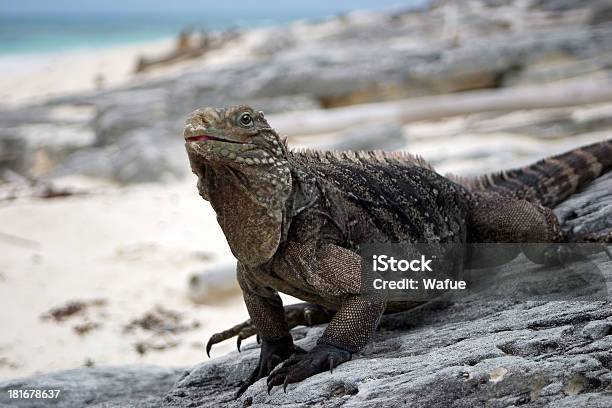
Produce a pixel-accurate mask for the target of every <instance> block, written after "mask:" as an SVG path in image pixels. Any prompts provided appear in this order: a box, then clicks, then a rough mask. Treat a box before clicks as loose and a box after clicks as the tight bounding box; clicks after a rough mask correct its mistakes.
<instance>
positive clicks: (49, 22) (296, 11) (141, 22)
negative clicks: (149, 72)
mask: <svg viewBox="0 0 612 408" xmlns="http://www.w3.org/2000/svg"><path fill="white" fill-rule="evenodd" d="M426 2H427V0H403V1H402V0H361V1H358V2H356V3H353V2H352V1H350V2H349V1H343V2H337V3H334V2H333V0H332V1H330V2H329V3H324V4H326V6H325V7H322V6H321V4H320V3H321V2H319V5H318V7H315V6H314V5H311V6H309V5H308V3H299V7H298V4H297V3H296V4H295V5H292V6H287V4H285V7H284V8H278V7H268V8H266V9H265V10H263V9H261V10H259V11H258V13H257V14H256V15H255V14H254V13H253V11H252V7H250V8H245V7H242V8H241V7H235V10H234V9H233V8H234V7H233V6H232V10H231V11H227V8H226V11H220V10H219V11H212V12H210V11H209V12H205V11H203V10H202V11H199V12H196V13H178V12H172V13H160V12H151V13H148V12H147V13H136V12H123V13H122V12H116V11H115V12H112V13H92V12H88V13H78V12H70V11H58V12H53V13H41V12H37V13H32V12H29V13H27V12H6V9H5V12H3V9H2V7H0V56H1V55H7V54H25V53H28V54H32V53H47V52H56V51H64V50H78V49H85V48H86V49H91V48H100V47H109V46H113V45H121V44H129V43H138V42H147V41H151V40H158V39H162V38H167V37H175V36H177V34H178V33H179V32H180V31H181V30H183V29H185V28H187V27H191V28H193V29H195V30H200V29H205V30H218V29H226V28H232V27H235V28H252V27H257V26H266V25H272V24H282V23H287V22H290V21H295V20H299V19H309V20H313V19H315V20H316V19H323V18H326V17H330V16H332V15H334V14H338V13H342V12H346V11H349V10H352V9H353V8H354V7H357V8H368V9H380V8H388V7H390V5H394V6H401V7H406V6H413V7H414V6H418V5H420V4H424V3H426ZM26 3H27V0H26ZM64 3H65V2H64ZM115 3H116V2H115ZM238 3H240V2H238ZM50 4H52V3H50ZM97 4H99V5H100V6H101V7H103V3H97ZM228 4H229V3H228ZM313 4H314V3H313ZM151 5H152V6H153V3H151ZM0 6H1V4H0ZM363 6H365V7H363ZM151 8H153V7H151ZM202 8H203V7H202ZM275 9H276V10H275ZM204 10H205V8H204Z"/></svg>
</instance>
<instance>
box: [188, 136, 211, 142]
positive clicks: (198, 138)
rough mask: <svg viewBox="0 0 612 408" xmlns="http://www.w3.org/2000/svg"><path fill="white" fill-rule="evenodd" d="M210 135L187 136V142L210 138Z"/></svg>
mask: <svg viewBox="0 0 612 408" xmlns="http://www.w3.org/2000/svg"><path fill="white" fill-rule="evenodd" d="M210 139H211V138H210V136H206V135H202V136H191V137H188V138H187V141H188V142H198V141H206V140H210Z"/></svg>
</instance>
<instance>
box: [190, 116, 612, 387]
mask: <svg viewBox="0 0 612 408" xmlns="http://www.w3.org/2000/svg"><path fill="white" fill-rule="evenodd" d="M184 137H185V140H186V149H187V154H188V156H189V160H190V164H191V168H192V170H193V172H194V173H195V174H196V175H197V177H198V191H199V193H200V195H201V196H202V197H203V198H204V199H205V200H207V201H209V202H210V204H211V205H212V207H213V209H214V210H215V212H216V214H217V220H218V222H219V225H220V226H221V228H222V230H223V232H224V234H225V236H226V238H227V241H228V243H229V245H230V248H231V250H232V253H233V254H234V256H235V257H236V259H237V260H238V267H237V276H238V282H239V284H240V287H241V289H242V292H243V296H244V301H245V304H246V306H247V309H248V311H249V315H250V317H251V319H250V321H248V322H245V323H243V324H241V325H238V326H236V327H234V328H232V329H229V330H227V331H225V332H222V333H219V334H217V335H215V336H213V338H211V341H210V342H209V344H208V346H207V351H210V347H211V346H212V345H213V344H215V343H217V342H219V341H222V340H225V339H227V338H230V337H232V336H237V337H238V345H239V344H240V342H241V340H242V339H243V338H246V337H248V336H251V335H253V334H255V333H257V335H258V336H259V337H260V338H261V341H262V348H261V354H260V360H259V364H258V366H257V368H256V370H255V371H254V372H253V374H252V375H251V376H250V377H249V379H247V382H246V383H245V384H244V385H243V386H242V387H241V389H240V390H239V393H242V392H243V391H244V390H246V388H247V387H248V386H249V385H250V384H252V383H253V382H255V381H257V380H258V379H260V378H262V377H264V376H268V387H269V388H268V391H269V390H270V389H271V388H272V387H273V386H275V385H281V384H283V385H284V387H285V388H286V386H287V384H289V383H293V382H298V381H301V380H303V379H305V378H307V377H310V376H312V375H314V374H316V373H320V372H322V371H326V370H328V369H332V368H333V367H335V366H337V365H338V364H341V363H343V362H346V361H348V360H350V358H351V356H352V354H353V353H356V352H358V351H360V350H361V349H362V348H363V347H364V346H365V345H366V344H367V343H368V341H369V339H370V337H371V335H372V333H373V332H374V330H375V329H376V326H377V325H378V321H379V319H380V317H381V315H382V314H383V313H390V312H397V311H401V310H407V309H409V308H412V307H415V306H416V305H418V303H415V302H390V301H387V299H386V298H385V297H384V294H372V293H364V292H363V290H362V285H361V279H362V276H361V260H360V256H359V248H360V246H361V245H362V244H365V243H368V242H409V243H416V242H419V243H430V242H442V243H459V244H463V243H466V242H543V243H545V242H548V243H551V242H560V241H562V240H563V234H562V232H561V229H560V227H559V222H558V220H557V218H556V217H555V215H554V214H553V212H552V211H551V210H550V209H549V208H547V207H545V206H543V205H542V204H546V205H549V206H550V205H552V204H554V203H556V202H558V201H559V200H561V199H563V198H564V197H567V195H569V194H571V193H572V192H573V191H575V190H576V188H578V186H579V185H581V184H584V183H585V182H587V181H589V180H592V179H593V178H595V177H597V176H598V175H600V174H601V173H602V172H604V171H606V170H607V169H608V168H609V167H610V166H611V165H612V141H608V142H602V143H600V144H596V145H591V146H589V147H586V148H584V149H578V150H576V151H573V152H570V153H567V154H566V155H562V156H557V157H556V158H551V159H547V160H545V161H542V162H538V163H536V164H535V165H534V166H531V167H527V168H524V169H520V170H515V171H513V172H508V173H500V174H497V175H492V176H485V177H482V178H477V179H463V178H453V177H451V178H447V177H443V176H441V175H440V174H438V173H436V172H435V171H434V170H433V169H432V168H431V166H429V165H428V164H427V163H426V162H425V161H424V160H422V159H420V158H418V157H414V156H412V155H410V154H407V153H384V152H350V151H347V152H324V151H298V152H295V151H291V150H289V149H288V148H287V146H286V143H285V142H284V141H282V140H281V139H280V138H279V136H278V135H277V133H276V132H275V131H274V130H273V129H272V128H271V127H270V126H269V124H268V123H267V122H266V119H265V118H264V116H263V113H261V112H257V111H255V110H253V109H251V108H250V107H248V106H236V107H232V108H228V109H217V108H205V109H200V110H197V111H195V112H193V113H192V114H191V115H190V116H189V118H188V119H187V122H186V125H185V131H184ZM527 255H528V256H529V257H530V258H532V259H533V260H534V261H537V262H547V261H548V260H550V258H551V257H552V258H553V259H554V257H555V254H554V253H553V254H552V255H551V254H550V253H547V254H541V253H527ZM278 292H283V293H286V294H289V295H292V296H294V297H297V298H300V299H303V300H305V301H307V302H310V304H306V305H296V306H291V307H288V308H287V309H285V308H283V305H282V301H281V299H280V297H279V296H278ZM327 322H329V325H328V326H327V328H326V330H325V332H324V333H323V335H322V336H321V338H320V339H319V340H318V342H317V346H316V347H315V348H314V349H313V350H310V351H308V352H304V351H303V350H301V349H299V348H297V347H295V346H294V345H293V341H292V338H291V334H290V332H289V331H290V329H291V328H292V327H295V326H296V325H299V324H305V323H307V324H312V323H315V324H320V323H327ZM281 362H282V364H281ZM279 364H280V365H279ZM275 367H276V368H275Z"/></svg>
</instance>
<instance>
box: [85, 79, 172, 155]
mask: <svg viewBox="0 0 612 408" xmlns="http://www.w3.org/2000/svg"><path fill="white" fill-rule="evenodd" d="M167 102H168V98H167V96H166V91H165V90H163V89H156V88H153V89H146V90H131V91H122V92H117V93H115V94H111V95H107V96H105V97H103V98H102V99H101V100H100V101H98V103H97V104H96V105H97V109H98V112H97V114H96V116H95V118H94V120H93V124H92V125H93V129H94V131H95V133H96V144H97V145H99V146H104V145H109V144H112V143H115V142H117V141H118V140H119V139H121V138H122V137H123V136H125V134H126V133H128V132H129V131H131V130H134V129H139V128H149V127H151V126H154V125H155V124H157V123H159V122H161V121H164V120H165V119H166V118H167V114H168V112H167V108H166V104H167Z"/></svg>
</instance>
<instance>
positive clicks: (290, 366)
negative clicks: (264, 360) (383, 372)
mask: <svg viewBox="0 0 612 408" xmlns="http://www.w3.org/2000/svg"><path fill="white" fill-rule="evenodd" d="M350 359H351V353H350V352H348V351H346V350H343V349H341V348H338V347H335V346H332V345H329V344H317V345H316V346H315V347H314V348H313V349H312V350H310V351H309V352H308V353H306V354H299V355H293V356H291V357H290V358H288V359H287V360H286V361H285V362H284V363H283V364H281V365H280V366H278V367H277V368H276V369H275V370H274V371H272V372H271V373H270V375H269V376H268V393H269V392H270V390H271V389H272V388H273V387H274V386H277V385H282V386H283V390H285V392H286V390H287V385H288V384H292V383H296V382H300V381H302V380H304V379H306V378H308V377H312V376H313V375H315V374H318V373H322V372H323V371H327V370H329V371H330V372H332V371H333V369H334V367H337V366H338V365H339V364H342V363H344V362H345V361H348V360H350Z"/></svg>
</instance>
